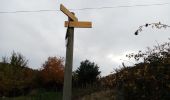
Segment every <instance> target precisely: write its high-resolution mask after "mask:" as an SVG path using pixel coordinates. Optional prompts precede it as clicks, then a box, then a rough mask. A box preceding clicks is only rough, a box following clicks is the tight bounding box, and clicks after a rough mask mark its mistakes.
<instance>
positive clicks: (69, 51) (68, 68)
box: [60, 4, 92, 100]
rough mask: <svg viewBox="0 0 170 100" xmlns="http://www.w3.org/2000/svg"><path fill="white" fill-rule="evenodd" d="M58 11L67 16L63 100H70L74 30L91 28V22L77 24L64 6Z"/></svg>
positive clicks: (76, 20)
mask: <svg viewBox="0 0 170 100" xmlns="http://www.w3.org/2000/svg"><path fill="white" fill-rule="evenodd" d="M60 10H61V11H62V12H63V13H64V14H65V15H67V16H68V21H65V25H64V26H65V27H67V33H66V40H67V45H66V62H65V69H64V88H63V100H71V94H72V66H73V45H74V28H92V23H91V22H82V21H81V22H79V21H78V18H77V17H76V16H75V15H74V13H73V12H70V11H69V10H68V9H67V8H66V7H64V5H62V4H61V5H60Z"/></svg>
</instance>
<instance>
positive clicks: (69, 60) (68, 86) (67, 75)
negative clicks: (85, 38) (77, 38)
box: [63, 18, 74, 100]
mask: <svg viewBox="0 0 170 100" xmlns="http://www.w3.org/2000/svg"><path fill="white" fill-rule="evenodd" d="M69 21H72V20H71V19H70V18H69ZM66 39H67V44H66V62H65V70H64V88H63V100H71V94H72V66H73V46H74V27H69V26H68V28H67V33H66Z"/></svg>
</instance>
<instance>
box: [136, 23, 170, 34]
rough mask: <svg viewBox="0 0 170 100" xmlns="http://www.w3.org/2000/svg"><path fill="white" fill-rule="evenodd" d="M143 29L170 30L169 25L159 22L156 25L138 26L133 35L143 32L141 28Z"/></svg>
mask: <svg viewBox="0 0 170 100" xmlns="http://www.w3.org/2000/svg"><path fill="white" fill-rule="evenodd" d="M145 27H152V28H157V29H162V28H164V29H166V28H170V26H169V25H166V24H162V23H161V22H158V23H146V24H145V25H141V26H139V28H138V29H137V30H136V32H135V35H138V34H139V32H141V31H143V28H145Z"/></svg>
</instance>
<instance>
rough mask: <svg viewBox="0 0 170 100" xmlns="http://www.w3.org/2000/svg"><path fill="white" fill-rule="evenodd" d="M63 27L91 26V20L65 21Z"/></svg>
mask: <svg viewBox="0 0 170 100" xmlns="http://www.w3.org/2000/svg"><path fill="white" fill-rule="evenodd" d="M65 27H75V28H92V23H91V22H73V21H70V22H68V21H65Z"/></svg>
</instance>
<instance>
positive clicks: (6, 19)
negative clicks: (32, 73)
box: [0, 0, 170, 75]
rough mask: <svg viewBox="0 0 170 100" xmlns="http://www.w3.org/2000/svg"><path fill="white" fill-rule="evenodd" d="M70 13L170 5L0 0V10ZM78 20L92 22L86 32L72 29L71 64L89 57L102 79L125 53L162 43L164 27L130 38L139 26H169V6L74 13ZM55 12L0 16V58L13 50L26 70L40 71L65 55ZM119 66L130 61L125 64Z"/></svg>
mask: <svg viewBox="0 0 170 100" xmlns="http://www.w3.org/2000/svg"><path fill="white" fill-rule="evenodd" d="M61 3H62V4H64V5H65V6H66V7H67V8H70V9H79V8H87V7H105V6H131V5H143V4H144V5H145V4H146V5H148V4H157V3H158V4H159V3H170V1H169V0H0V12H5V11H7V12H9V11H11V12H12V11H30V10H31V11H32V10H55V9H59V5H60V4H61ZM74 12H75V13H76V16H77V17H78V19H79V20H81V21H92V22H93V28H91V29H75V43H74V66H73V68H74V69H76V68H77V67H78V66H79V64H80V62H81V61H82V60H85V59H89V60H90V61H93V62H95V63H97V64H98V65H99V66H100V70H101V71H102V75H107V74H109V73H110V72H112V71H113V68H116V67H118V66H119V65H121V62H122V61H121V60H120V59H124V60H128V59H127V58H126V57H125V55H126V54H128V53H131V52H137V51H138V50H145V48H146V47H147V46H153V45H154V44H156V42H155V41H158V42H160V43H162V42H165V41H167V40H168V37H169V34H170V29H166V30H165V29H161V30H158V29H151V28H146V29H144V31H142V32H141V33H140V35H138V36H135V35H134V34H133V33H134V32H135V30H136V29H138V27H139V26H140V25H143V24H145V23H152V22H159V21H160V22H162V23H165V24H168V25H170V4H167V5H162V6H147V7H127V8H113V9H98V10H83V11H78V10H76V11H74ZM66 20H67V17H66V16H65V15H64V14H63V13H61V12H58V11H51V12H30V13H6V14H5V13H0V57H2V56H10V54H11V52H12V51H13V50H14V51H16V52H20V53H22V54H23V55H24V56H25V57H26V58H27V59H29V66H30V67H32V68H40V67H41V65H42V63H43V62H44V61H45V60H47V58H48V57H49V56H61V57H65V33H66V28H64V21H66ZM125 64H126V65H128V64H130V63H128V62H126V61H125Z"/></svg>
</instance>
